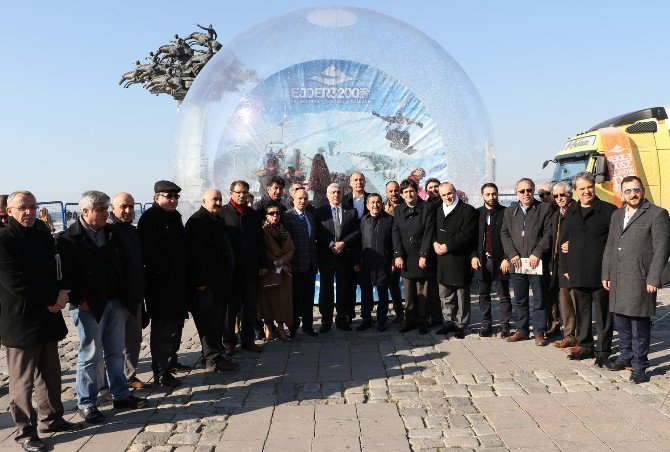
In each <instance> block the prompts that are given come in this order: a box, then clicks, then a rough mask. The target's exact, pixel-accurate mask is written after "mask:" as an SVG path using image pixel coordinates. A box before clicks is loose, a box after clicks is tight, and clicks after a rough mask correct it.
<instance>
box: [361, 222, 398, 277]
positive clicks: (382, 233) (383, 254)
mask: <svg viewBox="0 0 670 452" xmlns="http://www.w3.org/2000/svg"><path fill="white" fill-rule="evenodd" d="M392 265H393V217H392V216H391V215H389V214H387V213H386V212H383V211H382V212H381V213H380V214H379V215H378V216H377V217H376V218H375V217H373V216H372V215H370V214H369V213H367V214H365V215H363V218H361V263H360V273H359V275H360V278H361V281H363V282H366V283H369V284H372V285H373V286H388V285H389V284H390V283H391V266H392Z"/></svg>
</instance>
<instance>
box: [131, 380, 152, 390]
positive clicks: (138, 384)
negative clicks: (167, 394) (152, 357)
mask: <svg viewBox="0 0 670 452" xmlns="http://www.w3.org/2000/svg"><path fill="white" fill-rule="evenodd" d="M152 386H153V385H152V384H151V383H145V382H143V381H142V380H140V379H139V378H137V377H133V378H131V379H130V380H128V387H129V388H130V389H146V388H150V387H152Z"/></svg>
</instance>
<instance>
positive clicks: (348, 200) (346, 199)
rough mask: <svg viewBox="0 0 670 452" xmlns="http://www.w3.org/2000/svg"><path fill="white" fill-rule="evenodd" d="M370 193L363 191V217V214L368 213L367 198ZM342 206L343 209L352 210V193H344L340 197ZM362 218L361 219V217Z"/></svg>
mask: <svg viewBox="0 0 670 452" xmlns="http://www.w3.org/2000/svg"><path fill="white" fill-rule="evenodd" d="M369 195H370V193H368V192H366V191H365V190H364V191H363V216H365V214H367V213H370V211H369V210H368V196H369ZM342 205H343V206H344V207H347V208H349V209H354V210H356V209H355V208H354V194H353V193H352V192H348V193H345V195H344V196H343V197H342ZM361 218H363V217H361Z"/></svg>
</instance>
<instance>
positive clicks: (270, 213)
mask: <svg viewBox="0 0 670 452" xmlns="http://www.w3.org/2000/svg"><path fill="white" fill-rule="evenodd" d="M267 215H270V216H271V217H277V216H279V215H281V212H277V211H274V212H268V213H267Z"/></svg>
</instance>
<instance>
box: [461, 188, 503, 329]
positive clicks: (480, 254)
mask: <svg viewBox="0 0 670 452" xmlns="http://www.w3.org/2000/svg"><path fill="white" fill-rule="evenodd" d="M481 192H482V198H483V199H484V205H483V206H482V207H480V208H479V209H477V210H478V228H477V229H478V231H479V232H478V235H477V244H476V246H475V247H474V250H473V253H472V260H471V265H472V268H473V269H474V271H475V277H476V278H477V282H478V285H479V312H481V313H482V316H483V317H484V319H483V320H482V329H481V330H479V335H480V336H482V337H489V336H491V335H493V316H492V314H491V288H492V285H493V283H494V282H495V283H496V293H497V294H498V300H499V301H500V317H501V319H500V324H501V329H500V336H501V337H503V338H506V337H507V336H509V335H510V334H511V333H510V329H509V320H510V317H511V315H512V301H511V299H510V294H509V260H507V258H506V256H505V251H504V250H503V246H502V239H501V237H500V230H501V229H502V224H503V217H504V212H505V207H503V206H501V205H500V203H498V186H497V185H496V184H494V183H492V182H488V183H486V184H484V185H482V189H481Z"/></svg>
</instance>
